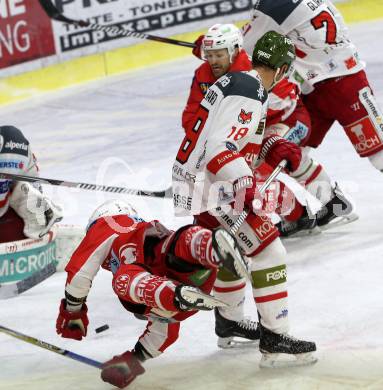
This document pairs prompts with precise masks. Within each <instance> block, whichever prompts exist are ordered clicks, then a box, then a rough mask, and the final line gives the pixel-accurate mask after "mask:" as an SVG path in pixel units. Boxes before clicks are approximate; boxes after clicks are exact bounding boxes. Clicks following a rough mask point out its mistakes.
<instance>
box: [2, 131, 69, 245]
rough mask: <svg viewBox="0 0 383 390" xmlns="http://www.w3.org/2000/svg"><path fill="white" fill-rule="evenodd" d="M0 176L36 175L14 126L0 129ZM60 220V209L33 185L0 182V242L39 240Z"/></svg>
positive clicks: (32, 159)
mask: <svg viewBox="0 0 383 390" xmlns="http://www.w3.org/2000/svg"><path fill="white" fill-rule="evenodd" d="M0 173H11V174H21V175H30V176H38V167H37V162H36V158H35V156H34V155H33V153H32V151H31V148H30V145H29V142H28V140H27V139H26V138H25V137H24V135H23V133H22V132H21V131H20V130H19V129H18V128H16V127H14V126H0ZM61 219H62V210H61V208H60V207H59V206H58V205H56V204H54V203H53V202H52V201H51V200H50V199H49V198H48V197H46V196H45V195H44V194H43V193H42V192H41V191H40V190H39V189H37V188H36V187H34V186H33V185H31V184H29V183H27V182H20V181H18V182H16V181H13V180H8V179H0V243H3V242H11V241H16V240H22V239H25V238H40V237H42V236H44V235H45V234H46V233H47V232H48V231H49V230H50V228H51V227H52V225H53V224H54V223H55V222H58V221H60V220H61Z"/></svg>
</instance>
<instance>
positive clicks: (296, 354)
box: [259, 324, 317, 368]
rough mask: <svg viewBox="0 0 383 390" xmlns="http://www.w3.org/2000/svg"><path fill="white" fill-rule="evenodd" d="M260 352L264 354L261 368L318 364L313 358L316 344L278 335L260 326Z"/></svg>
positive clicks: (286, 335)
mask: <svg viewBox="0 0 383 390" xmlns="http://www.w3.org/2000/svg"><path fill="white" fill-rule="evenodd" d="M259 331H260V341H259V350H260V351H261V353H262V359H261V362H260V364H259V365H260V367H262V368H284V367H294V366H306V365H310V364H314V363H316V362H317V358H316V357H315V356H313V352H314V351H316V345H315V343H313V342H311V341H304V340H298V339H296V338H295V337H292V336H290V335H288V334H278V333H274V332H272V331H271V330H269V329H267V328H265V327H264V326H262V325H261V324H260V325H259Z"/></svg>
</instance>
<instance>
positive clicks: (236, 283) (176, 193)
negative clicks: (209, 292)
mask: <svg viewBox="0 0 383 390" xmlns="http://www.w3.org/2000/svg"><path fill="white" fill-rule="evenodd" d="M294 58H295V54H294V46H293V45H292V43H291V41H290V40H289V39H287V38H286V37H284V36H282V35H280V34H278V33H275V32H269V33H266V34H265V35H264V36H263V37H262V38H261V39H260V40H259V41H258V42H257V45H256V47H255V49H254V52H253V57H252V67H253V70H251V71H248V72H229V73H227V74H226V75H224V76H222V77H221V78H219V79H218V81H216V82H215V83H214V84H213V85H212V86H211V87H210V88H209V89H208V91H207V93H206V94H205V97H204V98H203V100H202V101H201V103H200V106H199V109H198V112H197V113H196V115H195V118H196V119H195V123H194V124H193V125H190V126H188V128H187V129H186V130H187V131H186V135H185V138H184V140H183V142H182V144H181V146H180V148H179V151H178V154H177V156H176V160H175V162H174V164H173V203H174V207H175V212H176V215H182V216H184V215H194V217H195V220H196V222H197V223H198V224H200V225H202V226H205V227H209V228H215V227H218V226H222V227H224V228H225V229H226V230H228V231H230V229H231V228H232V227H233V226H234V224H235V222H236V221H237V220H238V218H239V215H240V213H241V211H242V210H243V206H244V205H245V207H246V209H247V210H248V211H249V214H248V216H247V218H246V219H245V221H244V222H243V224H242V225H241V226H240V228H239V230H238V231H237V233H236V237H237V239H238V245H239V246H240V247H241V250H242V251H243V253H244V254H245V255H246V256H247V257H248V258H250V259H251V279H252V285H253V296H254V299H255V302H256V305H257V310H258V313H259V317H260V323H259V330H260V344H259V345H260V350H261V352H262V360H261V366H268V367H270V366H278V365H283V364H284V363H283V362H281V361H280V359H279V357H278V354H279V353H281V354H285V355H289V356H290V357H293V358H294V357H295V358H298V357H303V358H302V359H297V360H293V362H290V363H289V364H308V363H312V362H314V361H315V359H314V358H313V356H312V355H311V352H313V351H315V344H314V343H311V342H306V341H300V340H296V339H294V338H291V337H290V336H289V335H288V334H287V332H288V309H287V287H286V265H285V249H284V247H283V245H282V243H281V241H280V239H279V238H278V235H279V233H278V230H277V229H276V227H275V226H274V225H273V224H272V222H271V221H270V219H269V218H268V217H267V216H265V215H264V214H263V213H258V212H257V211H256V210H254V209H253V200H254V199H255V198H256V197H257V189H256V180H255V179H254V177H253V173H254V169H256V168H257V166H258V165H259V164H260V163H262V162H263V161H265V162H266V163H268V164H269V165H270V166H271V167H273V168H275V167H276V166H277V164H279V163H280V162H281V161H282V160H283V159H286V160H287V161H288V170H290V171H295V170H296V169H297V168H298V166H299V163H300V160H301V153H300V148H299V147H298V146H297V145H295V144H294V143H291V142H289V141H288V140H286V139H283V138H281V137H278V136H272V137H265V135H264V131H265V119H266V110H267V99H268V93H267V91H268V90H270V89H271V88H272V87H273V86H274V85H275V84H276V83H277V82H279V81H280V80H281V79H282V78H283V77H284V75H285V74H286V72H287V71H288V70H289V68H290V65H291V63H292V62H293V60H294ZM226 276H227V278H222V279H221V281H220V282H221V283H222V284H221V285H219V284H218V283H217V284H216V285H215V291H216V293H217V296H218V297H220V296H221V295H223V294H221V295H218V294H220V293H228V292H230V291H241V289H242V288H243V287H244V285H245V280H244V279H239V278H238V277H237V278H233V277H232V275H230V274H229V273H227V275H226ZM225 298H226V297H225ZM229 302H230V304H231V306H233V307H234V308H235V307H236V306H237V307H238V309H239V310H241V309H242V308H241V305H240V303H239V304H238V302H236V299H235V297H234V296H232V297H231V299H230V301H229ZM229 302H228V303H229ZM233 307H232V308H231V309H233ZM231 311H232V310H231ZM306 354H307V355H306Z"/></svg>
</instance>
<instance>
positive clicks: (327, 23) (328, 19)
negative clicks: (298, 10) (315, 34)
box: [311, 11, 337, 45]
mask: <svg viewBox="0 0 383 390" xmlns="http://www.w3.org/2000/svg"><path fill="white" fill-rule="evenodd" d="M311 24H312V25H313V27H314V28H315V30H318V29H320V28H323V27H326V43H327V44H329V45H335V44H336V34H337V27H336V23H335V20H334V18H333V17H332V15H331V14H330V13H329V12H327V11H322V12H321V13H320V14H318V15H317V16H315V18H312V19H311Z"/></svg>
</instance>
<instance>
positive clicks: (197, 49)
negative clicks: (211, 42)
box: [193, 35, 205, 60]
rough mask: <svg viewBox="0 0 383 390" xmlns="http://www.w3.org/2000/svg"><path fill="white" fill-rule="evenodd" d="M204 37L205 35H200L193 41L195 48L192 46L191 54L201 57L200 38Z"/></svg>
mask: <svg viewBox="0 0 383 390" xmlns="http://www.w3.org/2000/svg"><path fill="white" fill-rule="evenodd" d="M204 37H205V35H200V36H199V37H198V38H197V39H196V40H195V41H194V44H195V48H193V54H194V55H195V56H196V57H197V58H199V59H200V60H201V59H202V52H201V46H202V40H203V38H204Z"/></svg>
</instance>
